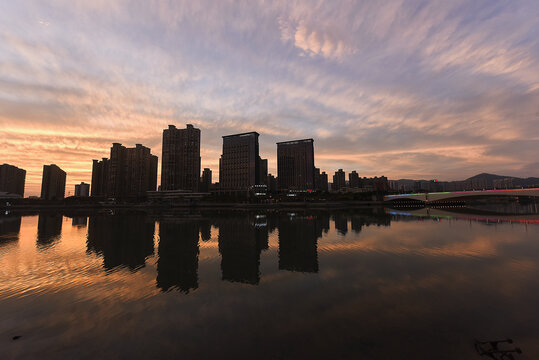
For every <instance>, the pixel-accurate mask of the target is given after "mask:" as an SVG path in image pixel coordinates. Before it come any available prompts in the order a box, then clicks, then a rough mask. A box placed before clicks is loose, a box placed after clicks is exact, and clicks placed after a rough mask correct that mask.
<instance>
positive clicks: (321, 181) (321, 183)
mask: <svg viewBox="0 0 539 360" xmlns="http://www.w3.org/2000/svg"><path fill="white" fill-rule="evenodd" d="M318 188H319V190H320V191H328V190H329V180H328V174H326V172H325V171H322V173H321V174H320V177H319V178H318Z"/></svg>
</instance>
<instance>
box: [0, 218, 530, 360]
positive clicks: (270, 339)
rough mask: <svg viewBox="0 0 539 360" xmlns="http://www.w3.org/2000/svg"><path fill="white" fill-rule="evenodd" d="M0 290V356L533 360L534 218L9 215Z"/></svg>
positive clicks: (0, 246)
mask: <svg viewBox="0 0 539 360" xmlns="http://www.w3.org/2000/svg"><path fill="white" fill-rule="evenodd" d="M0 279H1V282H0V319H1V321H0V349H1V353H2V355H1V356H0V357H2V358H3V359H32V358H40V359H43V358H45V359H46V358H50V359H58V358H60V359H84V358H88V359H93V358H148V359H150V358H178V359H180V358H181V359H195V358H198V359H204V358H221V359H224V358H247V359H254V358H264V359H265V358H268V359H294V358H308V359H338V358H353V359H429V360H432V359H481V357H480V356H478V355H477V354H476V352H475V350H474V348H473V341H474V339H487V340H493V339H498V338H505V337H512V338H513V339H514V340H515V345H517V346H519V347H520V348H522V350H523V354H522V355H520V356H518V357H517V359H539V217H538V216H537V215H517V216H497V215H474V214H468V213H466V212H465V211H460V213H452V212H450V211H447V210H425V209H424V210H417V211H407V212H405V211H394V210H384V209H366V210H356V211H352V210H350V211H331V212H329V211H328V212H324V211H310V212H303V211H298V212H291V211H282V212H272V213H264V212H258V213H257V212H252V213H251V212H249V213H247V212H246V213H240V212H238V213H234V214H218V213H211V214H190V215H172V214H168V215H164V214H161V215H150V214H136V213H132V214H125V213H124V214H119V213H116V214H114V213H112V212H104V213H100V214H93V215H89V216H84V215H80V214H79V215H70V214H61V213H42V214H39V215H33V216H23V217H20V216H16V215H14V214H6V215H1V216H0ZM14 336H21V337H20V338H19V339H17V340H13V337H14Z"/></svg>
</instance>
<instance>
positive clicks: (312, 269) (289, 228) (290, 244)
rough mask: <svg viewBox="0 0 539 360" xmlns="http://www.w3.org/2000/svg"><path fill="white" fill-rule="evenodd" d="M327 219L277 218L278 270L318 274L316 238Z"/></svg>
mask: <svg viewBox="0 0 539 360" xmlns="http://www.w3.org/2000/svg"><path fill="white" fill-rule="evenodd" d="M326 220H327V221H328V222H329V217H327V219H326V216H325V215H320V219H319V218H317V216H297V215H296V216H290V215H288V216H285V215H283V216H281V217H280V218H279V270H289V271H300V272H308V273H317V272H318V248H317V246H318V245H317V241H318V238H319V237H321V236H322V232H323V231H324V230H325V228H324V224H326Z"/></svg>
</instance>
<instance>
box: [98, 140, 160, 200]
mask: <svg viewBox="0 0 539 360" xmlns="http://www.w3.org/2000/svg"><path fill="white" fill-rule="evenodd" d="M157 161H158V159H157V156H155V155H152V154H151V150H150V149H149V148H147V147H145V146H142V145H141V144H136V145H135V147H134V148H126V147H125V146H122V144H120V143H114V144H112V147H111V149H110V159H106V158H103V160H102V161H98V160H94V162H93V167H92V196H110V197H115V198H122V197H136V196H144V195H145V194H146V191H155V189H156V187H157Z"/></svg>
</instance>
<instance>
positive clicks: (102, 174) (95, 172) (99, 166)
mask: <svg viewBox="0 0 539 360" xmlns="http://www.w3.org/2000/svg"><path fill="white" fill-rule="evenodd" d="M109 167H110V160H109V159H107V158H103V159H102V160H93V165H92V192H91V195H92V196H107V194H108V181H109Z"/></svg>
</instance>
